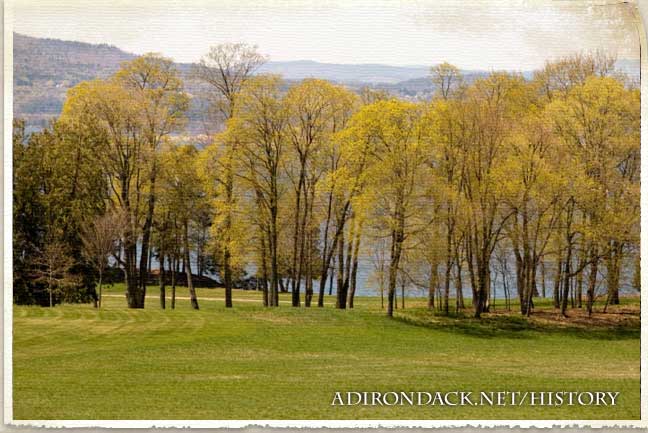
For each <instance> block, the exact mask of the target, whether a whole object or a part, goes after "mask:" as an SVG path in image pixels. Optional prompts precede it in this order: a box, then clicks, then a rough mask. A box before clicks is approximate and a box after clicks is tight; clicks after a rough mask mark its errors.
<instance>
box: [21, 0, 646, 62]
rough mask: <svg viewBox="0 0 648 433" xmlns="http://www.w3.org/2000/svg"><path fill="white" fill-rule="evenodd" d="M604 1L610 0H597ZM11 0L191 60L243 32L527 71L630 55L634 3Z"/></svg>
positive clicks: (48, 29) (351, 55)
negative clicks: (605, 54)
mask: <svg viewBox="0 0 648 433" xmlns="http://www.w3.org/2000/svg"><path fill="white" fill-rule="evenodd" d="M605 3H610V4H605ZM596 4H598V6H596V5H594V4H593V3H592V2H584V1H577V0H576V1H570V0H537V1H534V0H511V1H506V0H464V1H461V0H402V1H398V0H283V1H279V0H275V1H269V0H266V1H262V0H258V1H251V0H211V1H207V0H193V1H191V0H188V1H180V0H148V1H146V0H139V1H124V0H93V1H89V0H85V1H83V0H14V3H13V5H12V6H11V7H12V10H13V18H14V19H13V25H14V31H16V32H18V33H23V34H27V35H30V36H37V37H50V38H57V39H66V40H77V41H83V42H91V43H108V44H112V45H116V46H117V47H119V48H121V49H123V50H125V51H129V52H133V53H136V54H141V53H144V52H150V51H154V52H160V53H163V54H164V55H166V56H169V57H171V58H173V59H174V60H176V61H181V62H194V61H196V60H198V59H199V58H200V57H201V55H203V54H204V53H205V52H206V51H207V49H208V47H209V46H210V45H214V44H217V43H221V42H248V43H251V44H256V45H258V46H259V50H260V51H261V52H262V53H264V54H266V55H269V56H270V58H271V60H275V61H278V60H304V59H308V60H316V61H320V62H329V63H383V64H391V65H432V64H436V63H439V62H442V61H448V62H450V63H453V64H455V65H457V66H459V67H461V68H464V69H511V70H530V69H533V68H536V67H539V66H541V65H542V64H543V63H544V61H545V60H546V59H547V58H553V57H557V56H562V55H566V54H569V53H571V52H574V51H582V50H585V51H587V50H595V49H599V48H600V49H604V50H608V51H610V52H612V53H614V54H616V55H617V56H618V57H619V58H629V59H638V58H639V41H638V33H637V32H638V31H637V28H636V25H635V21H634V18H633V8H634V6H632V5H629V4H623V3H621V2H618V3H617V2H613V1H610V0H598V1H597V3H596Z"/></svg>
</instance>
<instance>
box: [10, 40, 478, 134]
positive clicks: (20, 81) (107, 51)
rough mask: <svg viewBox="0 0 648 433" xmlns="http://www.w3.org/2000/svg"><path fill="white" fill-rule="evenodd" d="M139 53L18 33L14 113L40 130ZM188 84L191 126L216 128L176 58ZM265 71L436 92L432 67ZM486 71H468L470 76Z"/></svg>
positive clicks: (318, 66)
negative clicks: (82, 86) (81, 91)
mask: <svg viewBox="0 0 648 433" xmlns="http://www.w3.org/2000/svg"><path fill="white" fill-rule="evenodd" d="M134 57H135V55H134V54H131V53H127V52H124V51H122V50H120V49H119V48H117V47H114V46H111V45H106V44H101V45H94V44H87V43H82V42H74V41H62V40H58V39H42V38H34V37H30V36H25V35H21V34H18V33H14V113H15V117H19V118H21V119H24V120H25V122H26V128H27V131H28V132H31V131H34V130H40V129H42V128H44V127H46V126H47V122H48V121H50V120H51V119H53V118H55V117H56V116H57V115H58V114H60V112H61V109H62V107H63V102H64V100H65V94H66V92H67V90H68V89H70V88H71V87H73V86H74V85H76V84H77V83H79V82H81V81H86V80H92V79H95V78H106V77H108V76H110V75H111V74H113V73H114V72H115V71H117V70H118V69H119V66H120V64H121V63H122V62H124V61H126V60H131V59H133V58H134ZM175 66H176V68H177V69H178V70H179V72H180V74H181V76H182V78H183V80H184V83H185V87H186V90H187V92H188V93H189V94H191V95H192V101H191V104H190V109H189V112H188V113H187V117H188V118H189V122H188V124H187V125H186V129H185V132H187V133H189V134H192V135H197V134H208V133H210V132H212V131H211V129H210V127H209V125H208V123H209V122H207V121H206V120H205V117H204V111H205V107H206V106H207V105H208V101H206V100H205V99H204V98H203V97H202V95H203V94H204V93H207V89H205V88H204V87H202V86H201V83H200V82H199V81H196V80H194V79H192V77H191V76H190V74H189V72H190V70H191V65H190V64H183V63H176V64H175ZM258 72H259V73H272V74H280V75H281V76H283V77H284V79H286V81H287V82H292V81H299V80H302V79H305V78H322V79H326V80H330V81H333V82H338V83H344V84H345V85H347V86H348V87H349V88H351V89H353V90H355V91H358V92H359V91H360V90H361V89H362V88H363V87H367V86H368V87H371V88H373V89H380V90H384V91H387V92H389V93H390V94H393V95H398V96H400V97H403V98H410V99H421V98H423V99H425V98H430V97H431V95H432V93H433V91H434V86H433V83H432V82H431V81H430V80H429V77H428V75H429V67H428V66H418V67H398V66H388V65H341V64H327V63H319V62H313V61H290V62H272V61H270V62H267V63H265V64H264V65H263V66H262V67H261V68H259V71H258ZM484 74H485V73H484V72H480V71H474V72H471V71H464V76H465V78H466V80H468V81H470V80H472V79H474V78H477V77H479V76H483V75H484Z"/></svg>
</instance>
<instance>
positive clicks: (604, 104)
mask: <svg viewBox="0 0 648 433" xmlns="http://www.w3.org/2000/svg"><path fill="white" fill-rule="evenodd" d="M548 110H549V112H550V113H551V116H552V119H553V127H554V129H555V133H556V135H557V136H558V137H559V138H560V140H561V141H562V142H563V143H564V144H565V145H566V146H567V148H568V149H569V151H570V152H573V154H574V155H575V156H576V157H577V158H578V160H579V161H580V162H581V164H582V165H583V181H584V182H586V184H585V185H586V190H585V193H583V194H579V195H575V196H574V199H573V200H572V201H573V202H574V203H575V205H577V206H578V210H580V211H581V212H582V214H583V219H584V222H585V224H586V225H585V227H584V229H583V230H582V231H583V234H584V236H585V238H586V239H587V240H588V243H589V252H588V256H589V259H588V260H587V261H586V262H585V263H586V264H589V267H590V269H589V284H588V290H587V309H588V312H589V313H590V314H591V312H592V305H593V302H594V297H595V289H596V281H597V275H598V267H599V264H600V262H601V259H604V260H605V262H606V264H607V270H608V274H609V275H608V301H610V302H612V303H615V302H618V287H619V284H618V281H619V273H620V263H621V257H622V256H623V252H624V248H625V247H626V246H627V245H629V244H634V243H636V242H637V233H638V231H637V228H638V221H639V220H638V218H639V214H638V207H637V202H638V200H637V197H638V188H639V177H638V175H639V162H638V161H639V136H638V131H639V127H638V125H639V116H638V113H639V93H638V91H636V90H628V89H625V88H624V87H623V85H622V84H621V83H619V82H618V81H617V80H615V79H614V78H611V77H602V78H601V77H595V76H590V77H589V78H587V79H586V80H585V82H584V83H583V84H581V85H577V86H574V87H573V88H571V89H570V90H569V91H568V92H567V94H566V95H565V96H564V98H562V99H555V100H554V101H552V103H551V104H550V106H549V107H548ZM576 197H578V199H577V200H576ZM566 302H567V301H566V299H563V300H562V306H561V310H562V312H563V314H565V310H566Z"/></svg>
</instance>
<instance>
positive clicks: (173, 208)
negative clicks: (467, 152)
mask: <svg viewBox="0 0 648 433" xmlns="http://www.w3.org/2000/svg"><path fill="white" fill-rule="evenodd" d="M160 160H161V161H160V164H161V167H163V169H162V170H161V175H162V176H161V182H160V183H161V191H160V205H161V208H162V209H163V211H165V212H167V213H168V216H167V221H173V232H175V233H174V234H175V237H176V239H178V240H179V242H178V241H176V242H178V243H180V242H181V244H180V245H177V246H176V248H178V247H180V248H181V249H182V254H181V257H182V260H183V262H184V271H185V274H186V276H187V286H188V287H189V296H190V298H191V307H192V308H193V309H195V310H197V309H198V308H199V306H198V298H197V295H196V289H195V287H194V284H193V275H192V269H191V242H190V235H189V233H190V227H191V225H192V223H193V222H194V220H195V216H196V215H197V214H199V213H200V210H201V209H203V208H204V207H206V206H207V201H206V197H207V195H206V193H205V191H204V189H203V183H202V182H201V179H200V177H199V176H198V169H197V164H198V150H197V149H196V148H195V147H194V146H191V145H181V146H173V145H171V144H169V145H168V147H167V149H165V151H164V152H163V153H162V155H161V157H160ZM176 255H177V253H176Z"/></svg>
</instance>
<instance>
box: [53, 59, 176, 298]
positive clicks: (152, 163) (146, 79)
mask: <svg viewBox="0 0 648 433" xmlns="http://www.w3.org/2000/svg"><path fill="white" fill-rule="evenodd" d="M187 103H188V99H187V97H186V95H185V94H184V93H183V92H182V88H181V82H180V80H179V79H178V78H177V71H175V69H174V68H173V67H172V64H171V62H170V61H169V60H168V59H164V58H161V57H159V56H156V55H145V56H143V57H142V58H138V59H135V60H133V61H131V62H127V63H125V64H124V65H123V67H122V69H121V70H120V71H118V72H117V73H116V74H115V75H114V76H112V77H110V78H109V79H107V80H94V81H90V82H84V83H80V84H79V85H77V86H76V87H74V88H72V89H70V91H69V93H68V98H67V100H66V103H65V105H64V107H63V114H62V119H63V121H64V122H66V124H68V125H70V126H71V127H74V128H78V129H81V130H90V131H93V133H94V134H95V135H97V136H98V137H100V138H101V144H100V149H99V152H98V157H99V161H100V167H101V171H102V173H103V174H104V175H105V177H106V178H107V179H108V183H109V185H110V189H111V191H112V197H111V198H112V200H113V202H114V205H115V206H116V207H118V208H119V209H120V210H121V211H122V212H124V213H125V214H126V215H127V218H128V223H127V224H126V228H125V230H124V233H123V240H122V245H123V249H124V255H123V259H120V264H121V265H122V266H123V268H124V273H125V275H126V286H127V290H126V293H127V302H128V306H129V308H144V300H145V294H146V280H147V277H148V254H149V252H148V250H149V240H150V233H151V227H152V218H153V216H152V215H153V213H154V208H155V179H156V175H157V162H156V153H157V152H158V150H159V146H160V143H161V142H162V141H163V139H164V137H166V136H167V135H168V134H170V133H171V132H172V131H174V130H177V129H178V128H179V127H181V125H182V122H183V112H184V110H185V109H186V106H187ZM142 220H143V221H142ZM140 236H141V242H142V243H141V250H142V253H143V254H141V255H140V264H139V265H140V266H139V269H138V267H137V244H138V241H139V240H140Z"/></svg>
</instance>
